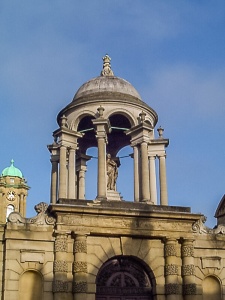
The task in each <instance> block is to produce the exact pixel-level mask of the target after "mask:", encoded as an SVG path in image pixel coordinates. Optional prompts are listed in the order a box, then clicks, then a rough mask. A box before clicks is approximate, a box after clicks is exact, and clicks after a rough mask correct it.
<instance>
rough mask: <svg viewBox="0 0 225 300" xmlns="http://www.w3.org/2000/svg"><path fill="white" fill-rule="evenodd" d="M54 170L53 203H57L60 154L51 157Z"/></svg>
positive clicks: (52, 176) (52, 178) (52, 183)
mask: <svg viewBox="0 0 225 300" xmlns="http://www.w3.org/2000/svg"><path fill="white" fill-rule="evenodd" d="M51 163H52V172H51V203H53V204H55V203H56V201H57V191H58V163H59V160H58V156H57V158H56V157H54V156H52V157H51Z"/></svg>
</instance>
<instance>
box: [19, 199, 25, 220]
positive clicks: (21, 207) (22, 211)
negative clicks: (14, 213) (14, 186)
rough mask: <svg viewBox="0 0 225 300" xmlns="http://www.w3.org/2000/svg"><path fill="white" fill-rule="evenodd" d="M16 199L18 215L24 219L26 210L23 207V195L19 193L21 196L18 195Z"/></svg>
mask: <svg viewBox="0 0 225 300" xmlns="http://www.w3.org/2000/svg"><path fill="white" fill-rule="evenodd" d="M18 197H19V199H18V202H19V203H18V209H19V212H20V214H21V216H22V217H24V218H25V217H26V215H25V214H26V212H25V210H26V207H25V205H24V194H23V193H21V194H19V195H18Z"/></svg>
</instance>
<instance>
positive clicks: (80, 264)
mask: <svg viewBox="0 0 225 300" xmlns="http://www.w3.org/2000/svg"><path fill="white" fill-rule="evenodd" d="M73 272H74V273H79V272H84V273H87V262H85V261H75V262H74V263H73Z"/></svg>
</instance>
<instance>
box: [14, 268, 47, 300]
mask: <svg viewBox="0 0 225 300" xmlns="http://www.w3.org/2000/svg"><path fill="white" fill-rule="evenodd" d="M42 299H43V278H42V275H41V274H40V273H39V272H37V271H35V270H28V271H25V272H24V273H23V274H22V275H21V277H20V280H19V300H42Z"/></svg>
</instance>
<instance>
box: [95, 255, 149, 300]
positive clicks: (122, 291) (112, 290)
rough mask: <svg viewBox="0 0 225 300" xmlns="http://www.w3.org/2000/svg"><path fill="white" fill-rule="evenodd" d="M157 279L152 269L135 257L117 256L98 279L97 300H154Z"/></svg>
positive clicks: (103, 269)
mask: <svg viewBox="0 0 225 300" xmlns="http://www.w3.org/2000/svg"><path fill="white" fill-rule="evenodd" d="M154 291H155V279H154V275H153V272H152V271H151V270H150V268H149V267H148V266H147V265H146V264H145V263H144V262H143V261H142V260H140V259H139V258H137V257H134V256H123V255H120V256H115V257H113V258H111V259H109V260H108V261H106V262H105V263H104V264H103V265H102V266H101V268H100V270H99V272H98V274H97V277H96V300H113V299H118V300H126V299H133V300H138V299H142V300H152V299H153V295H154Z"/></svg>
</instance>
